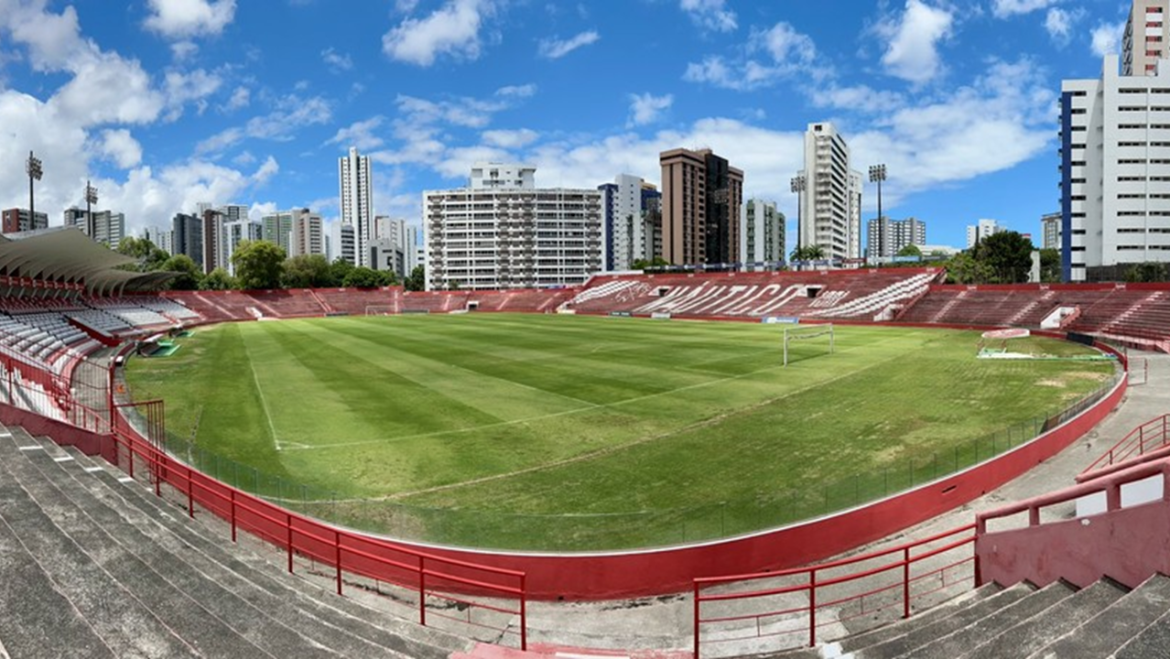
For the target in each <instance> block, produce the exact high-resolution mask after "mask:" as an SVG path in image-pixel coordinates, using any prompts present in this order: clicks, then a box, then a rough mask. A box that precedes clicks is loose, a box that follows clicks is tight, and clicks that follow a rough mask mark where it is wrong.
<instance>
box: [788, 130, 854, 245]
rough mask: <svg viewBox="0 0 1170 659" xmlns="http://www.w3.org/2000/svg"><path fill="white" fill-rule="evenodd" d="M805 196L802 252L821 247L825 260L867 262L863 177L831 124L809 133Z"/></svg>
mask: <svg viewBox="0 0 1170 659" xmlns="http://www.w3.org/2000/svg"><path fill="white" fill-rule="evenodd" d="M799 176H801V177H803V178H804V181H805V190H804V193H803V194H802V195H800V242H801V244H800V247H809V246H814V245H815V246H818V247H820V248H821V249H822V250H823V251H824V253H825V258H827V259H833V260H845V259H856V258H859V257H860V256H861V193H862V185H863V182H862V178H861V173H860V172H858V171H855V170H853V169H850V159H849V145H848V144H846V143H845V138H843V137H841V135H840V133H838V132H837V130H836V128H835V127H834V126H833V124H831V123H827V122H821V123H815V124H809V126H808V130H807V131H805V133H804V169H803V170H802V171H801V172H799Z"/></svg>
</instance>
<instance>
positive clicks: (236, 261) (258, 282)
mask: <svg viewBox="0 0 1170 659" xmlns="http://www.w3.org/2000/svg"><path fill="white" fill-rule="evenodd" d="M232 265H233V266H235V268H236V277H237V279H238V280H239V285H240V288H242V289H244V290H256V289H267V288H280V277H281V275H283V274H284V248H283V247H281V246H279V245H277V244H276V243H270V242H268V241H267V240H244V241H241V242H240V244H239V245H237V246H236V251H235V253H233V254H232Z"/></svg>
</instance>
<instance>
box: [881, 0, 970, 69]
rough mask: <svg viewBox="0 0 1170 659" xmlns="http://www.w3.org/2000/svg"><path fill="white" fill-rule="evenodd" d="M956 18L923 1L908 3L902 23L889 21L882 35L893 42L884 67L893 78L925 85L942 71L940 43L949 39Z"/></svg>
mask: <svg viewBox="0 0 1170 659" xmlns="http://www.w3.org/2000/svg"><path fill="white" fill-rule="evenodd" d="M954 19H955V17H954V15H953V14H952V13H951V12H950V11H948V10H946V9H942V8H936V7H931V6H929V5H927V4H925V3H923V2H922V1H921V0H906V11H905V12H903V14H902V17H901V20H899V21H885V22H883V23H882V24H881V25H879V26H878V33H879V34H881V35H882V36H884V37H886V38H888V39H889V45H888V47H887V48H886V52H885V55H883V56H882V64H883V65H885V67H886V71H887V72H889V73H890V74H891V75H894V76H897V77H899V78H902V79H903V80H906V81H909V82H912V83H915V84H921V83H925V82H928V81H930V80H932V79H933V78H935V77H936V76H938V75H939V73H941V72H942V69H943V64H942V62H941V61H940V59H939V54H938V42H939V41H941V40H943V39H945V38H947V37H949V36H950V34H951V28H952V26H953V25H954Z"/></svg>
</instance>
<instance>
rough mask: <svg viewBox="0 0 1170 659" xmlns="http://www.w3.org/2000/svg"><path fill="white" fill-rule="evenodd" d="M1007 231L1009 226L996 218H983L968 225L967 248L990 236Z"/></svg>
mask: <svg viewBox="0 0 1170 659" xmlns="http://www.w3.org/2000/svg"><path fill="white" fill-rule="evenodd" d="M1004 231H1007V227H1005V226H1003V225H1001V224H1000V223H999V222H997V221H995V220H989V219H982V220H979V221H978V222H976V223H975V224H968V225H967V249H971V248H972V247H974V246H975V245H976V244H978V243H979V242H980V241H981V240H983V239H984V238H986V237H988V236H992V235H995V234H997V233H1002V232H1004Z"/></svg>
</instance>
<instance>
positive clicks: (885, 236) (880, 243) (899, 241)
mask: <svg viewBox="0 0 1170 659" xmlns="http://www.w3.org/2000/svg"><path fill="white" fill-rule="evenodd" d="M867 243H868V248H867V250H866V258H868V259H892V258H894V257H895V256H897V255H898V252H900V251H902V250H903V249H904V248H905V247H907V246H909V245H918V246H919V247H921V246H922V245H925V244H926V223H925V222H923V221H921V220H917V219H915V218H913V217H911V218H907V219H905V220H891V219H890V218H888V217H880V218H876V217H875V218H874V219H872V220H870V221H869V224H868V231H867Z"/></svg>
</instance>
